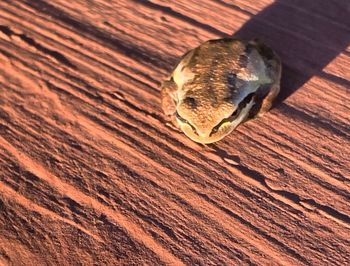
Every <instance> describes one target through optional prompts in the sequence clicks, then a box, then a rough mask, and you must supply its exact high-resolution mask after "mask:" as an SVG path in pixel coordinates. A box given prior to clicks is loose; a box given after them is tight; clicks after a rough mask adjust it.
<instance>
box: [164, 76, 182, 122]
mask: <svg viewBox="0 0 350 266" xmlns="http://www.w3.org/2000/svg"><path fill="white" fill-rule="evenodd" d="M176 92H177V85H176V83H175V82H174V81H173V79H172V78H170V79H169V80H165V81H163V83H162V85H161V91H160V93H161V101H162V109H163V112H164V113H165V115H166V116H167V118H168V119H169V120H170V121H171V122H172V124H173V125H175V126H176V127H177V128H180V127H179V124H178V122H177V120H176V103H177V95H176Z"/></svg>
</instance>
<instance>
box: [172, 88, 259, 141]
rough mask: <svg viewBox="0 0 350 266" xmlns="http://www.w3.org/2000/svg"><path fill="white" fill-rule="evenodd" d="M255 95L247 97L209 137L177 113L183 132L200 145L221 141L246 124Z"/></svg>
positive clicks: (251, 94)
mask: <svg viewBox="0 0 350 266" xmlns="http://www.w3.org/2000/svg"><path fill="white" fill-rule="evenodd" d="M254 95H255V94H254V93H250V94H249V95H247V96H246V97H245V98H244V100H243V101H242V102H241V103H240V104H239V106H238V108H237V109H236V110H235V111H234V112H233V113H232V115H230V116H229V117H228V118H224V119H223V120H221V122H220V123H219V124H217V125H216V126H215V127H214V128H213V129H212V131H211V132H210V134H209V136H200V135H199V134H198V132H197V130H196V128H195V127H194V126H193V125H191V123H189V122H188V121H187V120H186V119H184V118H182V117H181V116H180V115H179V114H178V113H177V112H176V114H175V115H176V118H177V120H178V122H179V124H180V127H181V129H182V131H183V132H184V133H185V134H186V135H187V136H188V137H189V138H190V139H192V140H194V141H196V142H200V143H213V142H216V141H218V140H221V139H222V138H223V137H225V136H226V135H228V134H229V133H231V131H232V130H234V129H235V128H236V127H237V126H238V125H239V124H241V123H242V122H244V121H245V120H246V118H247V117H248V115H249V111H250V110H251V108H252V107H253V106H254V104H255V101H254V100H255V99H254Z"/></svg>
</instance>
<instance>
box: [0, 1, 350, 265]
mask: <svg viewBox="0 0 350 266" xmlns="http://www.w3.org/2000/svg"><path fill="white" fill-rule="evenodd" d="M349 17H350V3H349V1H347V0H329V1H323V0H322V1H321V0H313V1H304V0H284V1H282V0H281V1H272V0H259V1H252V0H251V1H243V0H232V1H229V0H206V1H196V0H178V1H165V0H150V1H148V0H115V1H110V0H94V1H92V0H89V1H87V0H75V1H66V0H54V1H48V0H35V1H34V0H2V1H0V214H1V215H0V264H1V263H2V264H4V265H79V264H82V265H92V264H97V265H106V264H107V265H142V264H144V265H146V264H148V265H181V264H186V265H194V264H196V265H246V264H251V265H349V263H350V248H349V247H350V241H349V235H350V205H349V198H350V193H349V191H350V180H349V177H350V144H349V141H350V131H349V127H350V118H349V117H350V107H349V106H350V95H349V92H350V47H349V44H350V20H349ZM231 35H233V36H237V37H241V38H246V39H250V38H255V37H258V38H260V39H262V40H263V41H264V42H266V43H268V44H269V45H270V46H271V47H273V48H274V49H275V50H276V51H277V52H278V53H279V54H280V56H281V58H282V61H283V64H284V66H283V78H282V93H281V95H280V97H279V99H278V100H277V102H276V104H275V108H274V109H273V110H272V111H271V112H269V113H268V114H267V115H265V116H264V117H263V118H261V119H257V120H254V121H251V122H249V123H247V124H245V125H243V126H241V127H239V128H238V129H237V130H236V131H234V132H233V133H232V134H231V135H230V136H228V137H226V138H225V139H224V140H223V141H221V142H218V143H217V144H214V145H209V146H201V145H198V144H196V143H194V142H192V141H191V140H189V139H187V138H186V137H185V136H184V135H183V134H182V133H180V132H178V131H176V130H174V129H173V128H172V127H170V126H168V125H167V122H166V121H165V120H164V117H163V115H162V113H161V110H160V98H159V85H160V81H161V80H162V79H163V78H164V77H165V76H166V75H167V74H168V73H169V71H170V70H171V69H172V67H173V65H174V64H175V63H176V62H177V60H178V58H179V57H180V56H181V55H182V54H183V53H184V52H186V51H187V50H188V49H190V48H193V47H195V46H197V45H198V44H200V43H201V42H203V41H205V40H208V39H213V38H219V37H224V36H231Z"/></svg>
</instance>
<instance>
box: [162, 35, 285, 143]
mask: <svg viewBox="0 0 350 266" xmlns="http://www.w3.org/2000/svg"><path fill="white" fill-rule="evenodd" d="M280 77H281V63H280V60H279V58H278V57H277V55H276V54H275V53H274V52H273V51H272V50H271V49H270V48H268V47H266V46H265V45H263V44H261V43H258V42H257V41H251V42H244V41H241V40H237V39H219V40H210V41H207V42H205V43H203V44H202V45H200V46H198V47H197V48H195V49H193V50H191V51H189V52H187V53H186V54H185V55H184V56H183V57H182V59H181V60H180V62H179V63H178V64H177V66H176V67H175V69H174V70H173V72H172V73H171V76H170V77H169V79H167V80H165V81H164V82H163V83H162V88H161V96H162V108H163V110H164V112H165V114H166V115H168V116H169V117H170V119H171V120H172V122H173V123H174V125H176V126H177V127H178V128H180V129H181V130H182V131H183V132H184V133H185V134H186V135H187V136H188V137H190V138H191V139H192V140H194V141H196V142H200V143H212V142H215V141H218V140H220V139H222V138H223V137H224V136H226V135H227V134H229V133H230V132H231V131H232V130H233V129H234V128H236V127H237V126H238V125H239V124H241V123H243V122H244V121H246V120H247V119H248V118H252V117H255V116H257V115H261V114H263V113H265V112H266V111H268V110H269V109H270V107H271V104H272V101H273V99H274V98H275V97H276V96H277V94H278V92H279V83H280Z"/></svg>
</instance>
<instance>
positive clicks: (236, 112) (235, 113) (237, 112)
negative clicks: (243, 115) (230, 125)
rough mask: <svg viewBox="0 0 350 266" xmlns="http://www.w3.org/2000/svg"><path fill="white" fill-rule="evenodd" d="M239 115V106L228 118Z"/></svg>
mask: <svg viewBox="0 0 350 266" xmlns="http://www.w3.org/2000/svg"><path fill="white" fill-rule="evenodd" d="M238 115H239V108H237V109H236V111H234V112H233V113H232V115H230V119H235V118H236V117H237V116H238Z"/></svg>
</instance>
